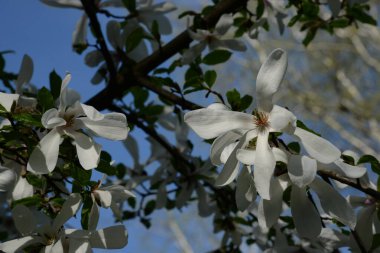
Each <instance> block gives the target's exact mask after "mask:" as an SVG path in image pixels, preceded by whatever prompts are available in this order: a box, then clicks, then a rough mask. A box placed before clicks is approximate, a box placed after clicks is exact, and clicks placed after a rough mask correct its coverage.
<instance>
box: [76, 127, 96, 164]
mask: <svg viewBox="0 0 380 253" xmlns="http://www.w3.org/2000/svg"><path fill="white" fill-rule="evenodd" d="M70 134H71V135H72V136H73V137H74V144H75V147H76V150H77V154H78V159H79V163H80V165H82V167H83V168H84V169H85V170H91V169H93V168H96V167H97V166H98V164H99V159H100V151H101V146H100V145H99V144H97V143H96V142H95V141H94V140H93V139H92V138H91V137H89V136H87V135H85V134H82V133H80V132H76V131H73V132H71V133H70Z"/></svg>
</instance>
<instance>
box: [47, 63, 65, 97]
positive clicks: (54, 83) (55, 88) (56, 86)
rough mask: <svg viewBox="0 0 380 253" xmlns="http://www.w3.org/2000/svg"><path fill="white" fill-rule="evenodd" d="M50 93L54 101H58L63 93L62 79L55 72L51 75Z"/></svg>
mask: <svg viewBox="0 0 380 253" xmlns="http://www.w3.org/2000/svg"><path fill="white" fill-rule="evenodd" d="M49 81H50V91H51V94H52V95H53V99H54V100H56V99H57V98H58V97H59V94H60V93H61V84H62V78H61V77H60V76H59V75H58V74H57V73H56V72H55V70H53V71H52V72H50V75H49Z"/></svg>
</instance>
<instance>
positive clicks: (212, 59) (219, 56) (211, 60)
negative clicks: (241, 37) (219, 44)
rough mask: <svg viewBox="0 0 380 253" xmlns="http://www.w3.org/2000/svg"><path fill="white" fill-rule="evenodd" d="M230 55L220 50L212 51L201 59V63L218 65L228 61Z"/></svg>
mask: <svg viewBox="0 0 380 253" xmlns="http://www.w3.org/2000/svg"><path fill="white" fill-rule="evenodd" d="M231 55H232V53H231V52H230V51H227V50H222V49H219V50H214V51H212V52H211V53H209V54H208V55H206V56H205V57H204V58H203V60H202V62H203V63H204V64H206V65H216V64H220V63H223V62H226V61H228V59H230V57H231Z"/></svg>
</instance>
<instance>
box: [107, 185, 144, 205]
mask: <svg viewBox="0 0 380 253" xmlns="http://www.w3.org/2000/svg"><path fill="white" fill-rule="evenodd" d="M101 190H104V191H109V192H110V193H111V194H112V202H115V201H124V200H126V199H128V198H130V197H133V198H136V195H135V194H133V192H131V191H128V190H127V189H126V188H125V187H124V186H122V185H110V186H106V187H102V188H101Z"/></svg>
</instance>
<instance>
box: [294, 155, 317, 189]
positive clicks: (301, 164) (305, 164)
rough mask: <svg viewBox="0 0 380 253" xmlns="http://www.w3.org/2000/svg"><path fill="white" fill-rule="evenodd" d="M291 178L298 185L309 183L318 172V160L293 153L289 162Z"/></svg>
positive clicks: (302, 185)
mask: <svg viewBox="0 0 380 253" xmlns="http://www.w3.org/2000/svg"><path fill="white" fill-rule="evenodd" d="M288 174H289V177H290V179H291V180H292V182H293V183H294V184H296V185H297V186H298V187H304V186H306V185H309V184H310V183H311V182H312V181H313V180H314V178H315V175H316V174H317V161H316V160H314V159H311V158H309V157H307V156H301V155H291V156H290V157H289V163H288Z"/></svg>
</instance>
